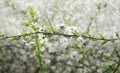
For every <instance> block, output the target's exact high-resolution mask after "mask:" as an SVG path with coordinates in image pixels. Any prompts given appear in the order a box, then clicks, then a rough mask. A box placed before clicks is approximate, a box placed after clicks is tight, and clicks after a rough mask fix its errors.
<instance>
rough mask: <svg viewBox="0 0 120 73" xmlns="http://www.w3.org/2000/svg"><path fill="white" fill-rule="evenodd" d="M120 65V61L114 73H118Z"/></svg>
mask: <svg viewBox="0 0 120 73" xmlns="http://www.w3.org/2000/svg"><path fill="white" fill-rule="evenodd" d="M119 67H120V62H119V63H118V65H117V67H116V68H115V70H114V71H113V73H116V72H117V70H118V68H119Z"/></svg>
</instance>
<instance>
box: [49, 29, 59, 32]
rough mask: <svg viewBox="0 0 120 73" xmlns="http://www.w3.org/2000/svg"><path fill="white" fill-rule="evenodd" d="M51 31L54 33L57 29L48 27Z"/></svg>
mask: <svg viewBox="0 0 120 73" xmlns="http://www.w3.org/2000/svg"><path fill="white" fill-rule="evenodd" d="M49 30H50V31H51V32H52V33H56V32H57V30H56V29H55V28H50V29H49Z"/></svg>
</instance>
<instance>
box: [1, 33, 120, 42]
mask: <svg viewBox="0 0 120 73" xmlns="http://www.w3.org/2000/svg"><path fill="white" fill-rule="evenodd" d="M32 34H44V35H62V36H66V37H83V38H88V39H93V40H106V41H112V40H120V38H112V39H110V38H97V37H91V36H83V35H79V34H78V35H71V34H64V33H51V32H40V31H37V32H33V33H26V34H25V35H15V36H5V37H3V38H0V40H4V39H9V38H13V37H17V38H21V37H23V36H30V35H32Z"/></svg>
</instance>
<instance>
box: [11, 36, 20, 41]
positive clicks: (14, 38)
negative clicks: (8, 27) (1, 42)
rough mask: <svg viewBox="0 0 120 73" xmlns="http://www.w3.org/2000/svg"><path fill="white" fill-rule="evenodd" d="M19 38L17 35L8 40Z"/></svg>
mask: <svg viewBox="0 0 120 73" xmlns="http://www.w3.org/2000/svg"><path fill="white" fill-rule="evenodd" d="M18 39H19V37H18V36H15V37H12V38H11V39H10V40H11V41H14V40H18Z"/></svg>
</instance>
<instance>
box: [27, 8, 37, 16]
mask: <svg viewBox="0 0 120 73" xmlns="http://www.w3.org/2000/svg"><path fill="white" fill-rule="evenodd" d="M28 11H29V14H30V16H31V17H32V18H33V17H35V15H36V12H35V11H34V10H33V8H32V7H30V8H29V10H28Z"/></svg>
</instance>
